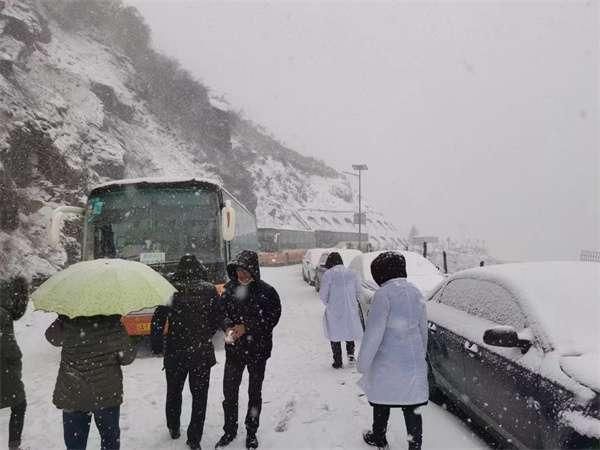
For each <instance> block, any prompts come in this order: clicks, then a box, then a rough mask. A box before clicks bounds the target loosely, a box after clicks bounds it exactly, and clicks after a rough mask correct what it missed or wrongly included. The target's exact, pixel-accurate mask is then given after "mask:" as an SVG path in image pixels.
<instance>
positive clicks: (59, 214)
mask: <svg viewBox="0 0 600 450" xmlns="http://www.w3.org/2000/svg"><path fill="white" fill-rule="evenodd" d="M84 213H85V209H83V208H80V207H78V206H59V207H58V208H56V209H55V210H54V212H53V213H52V218H51V219H50V228H49V230H48V242H49V244H50V246H51V247H53V248H58V247H59V246H60V232H61V230H62V227H63V224H64V222H65V215H67V214H76V215H78V216H83V214H84Z"/></svg>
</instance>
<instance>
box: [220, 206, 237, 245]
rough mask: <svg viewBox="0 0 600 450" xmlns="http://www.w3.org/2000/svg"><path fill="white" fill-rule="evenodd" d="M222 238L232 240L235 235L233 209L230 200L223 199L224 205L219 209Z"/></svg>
mask: <svg viewBox="0 0 600 450" xmlns="http://www.w3.org/2000/svg"><path fill="white" fill-rule="evenodd" d="M221 220H222V227H221V228H222V229H223V239H224V240H225V241H228V242H229V241H232V240H233V238H234V237H235V209H233V208H232V207H231V201H230V200H225V206H224V207H223V209H222V210H221Z"/></svg>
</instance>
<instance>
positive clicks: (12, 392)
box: [0, 277, 29, 450]
mask: <svg viewBox="0 0 600 450" xmlns="http://www.w3.org/2000/svg"><path fill="white" fill-rule="evenodd" d="M28 291H29V288H28V284H27V281H26V280H25V279H24V278H22V277H18V278H15V279H13V280H11V281H8V282H2V283H0V369H1V370H0V409H1V408H10V421H9V424H8V448H9V449H10V450H13V449H18V448H19V446H20V445H21V434H22V432H23V423H24V419H25V409H26V407H27V402H26V400H25V387H24V386H23V382H22V381H21V376H22V363H21V358H22V354H21V350H20V349H19V345H18V344H17V340H16V339H15V331H14V326H13V321H15V320H19V319H20V318H21V317H23V314H25V310H26V309H27V301H28V298H29V297H28Z"/></svg>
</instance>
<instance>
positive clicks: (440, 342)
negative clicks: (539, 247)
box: [427, 262, 600, 448]
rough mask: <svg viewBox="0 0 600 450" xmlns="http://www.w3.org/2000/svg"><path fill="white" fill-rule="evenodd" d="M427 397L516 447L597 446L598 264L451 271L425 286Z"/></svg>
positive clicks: (599, 381) (599, 376) (599, 433)
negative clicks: (433, 286) (432, 286)
mask: <svg viewBox="0 0 600 450" xmlns="http://www.w3.org/2000/svg"><path fill="white" fill-rule="evenodd" d="M427 314H428V320H429V325H428V327H429V333H428V334H429V343H428V364H429V378H430V393H431V396H432V398H435V397H436V396H439V394H445V395H446V396H448V397H450V398H451V399H453V400H455V401H456V402H457V403H458V405H460V406H461V407H462V408H464V409H465V410H466V411H467V413H468V414H469V415H471V416H472V417H473V418H474V420H475V421H477V422H479V423H480V424H482V425H484V426H485V427H486V429H487V430H489V431H492V432H493V433H494V434H495V435H497V437H498V438H500V439H502V440H503V441H505V442H507V443H509V445H510V446H511V447H516V448H600V446H599V445H600V441H599V438H600V326H599V325H600V264H597V263H591V262H539V263H519V264H505V265H495V266H488V267H481V268H476V269H469V270H465V271H461V272H457V273H455V274H454V275H452V276H451V277H449V278H448V279H447V280H446V281H445V282H444V283H443V284H442V285H440V287H439V288H438V289H437V290H436V291H435V292H434V293H432V294H431V296H430V298H429V301H428V302H427Z"/></svg>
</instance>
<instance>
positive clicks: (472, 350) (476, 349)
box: [465, 341, 479, 354]
mask: <svg viewBox="0 0 600 450" xmlns="http://www.w3.org/2000/svg"><path fill="white" fill-rule="evenodd" d="M465 350H467V351H468V352H470V353H474V354H477V353H479V347H478V346H477V344H471V343H470V342H469V341H465Z"/></svg>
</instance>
